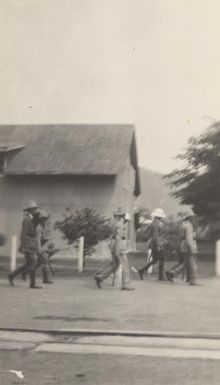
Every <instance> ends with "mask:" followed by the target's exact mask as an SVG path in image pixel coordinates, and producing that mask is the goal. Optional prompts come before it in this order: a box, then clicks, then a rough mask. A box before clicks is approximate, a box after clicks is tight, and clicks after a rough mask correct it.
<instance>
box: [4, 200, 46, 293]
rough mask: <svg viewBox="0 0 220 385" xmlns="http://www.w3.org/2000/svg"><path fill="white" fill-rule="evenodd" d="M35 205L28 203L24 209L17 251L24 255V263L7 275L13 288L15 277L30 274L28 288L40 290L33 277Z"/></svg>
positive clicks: (35, 243)
mask: <svg viewBox="0 0 220 385" xmlns="http://www.w3.org/2000/svg"><path fill="white" fill-rule="evenodd" d="M37 208H38V206H37V204H36V202H34V201H29V202H28V203H27V205H26V207H25V209H24V218H23V222H22V229H21V236H20V247H19V251H20V252H21V253H22V254H24V255H25V259H26V262H25V263H24V264H23V265H22V266H21V267H19V268H18V269H16V270H14V271H13V272H11V273H10V274H9V275H8V279H9V282H10V284H11V285H12V286H14V279H15V277H16V276H17V275H19V274H21V275H23V276H25V275H27V274H30V288H31V289H40V288H41V287H39V286H36V282H35V276H36V267H37V240H36V229H35V225H34V218H35V216H36V214H37Z"/></svg>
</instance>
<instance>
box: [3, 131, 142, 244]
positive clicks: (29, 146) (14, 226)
mask: <svg viewBox="0 0 220 385" xmlns="http://www.w3.org/2000/svg"><path fill="white" fill-rule="evenodd" d="M0 170H1V178H0V215H1V218H2V224H1V228H0V231H2V232H4V233H5V234H6V236H8V239H10V237H11V236H12V235H13V234H17V235H19V232H20V226H21V220H22V208H23V207H24V205H25V202H26V201H27V200H28V199H33V200H35V201H37V203H38V204H39V206H40V207H42V208H45V209H46V210H48V211H49V213H51V217H52V221H55V220H57V219H59V218H61V216H62V215H63V214H64V213H65V210H66V209H72V210H75V209H78V210H79V209H81V208H85V207H93V208H94V209H96V210H97V211H99V212H101V213H102V214H104V215H105V216H108V217H110V216H111V215H112V211H113V210H115V209H116V208H117V207H118V206H123V207H125V208H126V210H127V211H128V212H129V213H130V215H131V217H132V218H133V209H134V206H135V198H136V197H137V196H138V195H139V194H140V180H139V172H138V161H137V151H136V141H135V128H134V126H133V125H116V124H115V125H106V124H103V125H102V124H100V125H81V124H75V125H57V124H56V125H6V126H4V125H2V126H0ZM130 233H131V238H132V239H134V226H133V220H132V224H131V230H130ZM9 243H10V242H9ZM8 246H9V244H8Z"/></svg>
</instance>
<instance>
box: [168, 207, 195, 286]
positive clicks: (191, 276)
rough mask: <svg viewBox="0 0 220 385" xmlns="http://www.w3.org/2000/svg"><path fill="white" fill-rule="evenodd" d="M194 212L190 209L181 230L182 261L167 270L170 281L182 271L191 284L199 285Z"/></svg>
mask: <svg viewBox="0 0 220 385" xmlns="http://www.w3.org/2000/svg"><path fill="white" fill-rule="evenodd" d="M194 217H195V214H194V212H193V211H192V210H191V209H189V210H188V212H187V213H186V214H185V216H184V218H183V222H182V224H181V225H180V230H179V252H180V256H181V261H180V263H179V264H178V265H176V266H174V267H173V268H172V269H171V270H169V271H167V272H166V276H167V279H168V281H170V282H174V277H175V276H176V275H178V274H180V273H184V271H186V273H187V282H189V285H192V286H197V285H199V284H198V283H197V282H196V279H197V270H198V267H197V253H198V248H197V243H196V231H195V224H194Z"/></svg>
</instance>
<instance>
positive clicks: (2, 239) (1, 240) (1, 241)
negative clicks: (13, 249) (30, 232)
mask: <svg viewBox="0 0 220 385" xmlns="http://www.w3.org/2000/svg"><path fill="white" fill-rule="evenodd" d="M5 242H6V236H5V234H2V233H0V246H4V244H5Z"/></svg>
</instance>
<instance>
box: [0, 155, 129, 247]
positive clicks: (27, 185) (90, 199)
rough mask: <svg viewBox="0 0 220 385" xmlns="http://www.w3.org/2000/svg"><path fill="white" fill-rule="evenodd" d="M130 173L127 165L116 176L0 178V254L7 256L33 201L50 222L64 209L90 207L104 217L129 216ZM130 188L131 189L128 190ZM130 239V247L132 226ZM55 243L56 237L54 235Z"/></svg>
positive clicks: (60, 214)
mask: <svg viewBox="0 0 220 385" xmlns="http://www.w3.org/2000/svg"><path fill="white" fill-rule="evenodd" d="M133 183H134V170H133V167H132V166H130V164H129V161H128V164H127V167H126V170H123V171H122V172H121V173H120V174H119V175H118V176H116V177H114V176H56V175H50V176H7V177H6V176H5V177H1V178H0V216H1V225H0V232H4V233H5V234H6V236H7V238H8V241H7V243H6V245H5V246H4V247H2V248H0V254H2V255H3V254H5V255H9V254H10V247H11V237H12V235H17V236H18V238H19V233H20V229H21V222H22V216H23V211H22V208H23V207H24V205H25V203H26V201H27V200H28V199H33V200H35V201H36V202H37V203H38V205H39V206H40V207H42V208H44V209H46V210H47V211H48V212H49V213H51V215H52V222H55V221H56V220H57V219H60V218H62V216H63V214H64V213H66V212H67V211H66V210H67V209H70V210H76V209H79V210H80V209H82V208H84V207H93V208H94V209H96V210H97V211H98V212H100V213H103V214H104V215H105V216H107V217H112V211H114V210H115V209H116V208H117V207H118V206H123V207H125V208H126V210H127V211H129V212H130V214H132V209H133V207H134V196H133V188H134V185H133ZM132 185H133V186H132ZM129 231H130V235H131V239H132V243H133V245H134V231H133V223H132V224H131V225H130V230H129ZM55 237H56V238H57V239H58V238H59V236H58V235H57V234H55Z"/></svg>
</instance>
